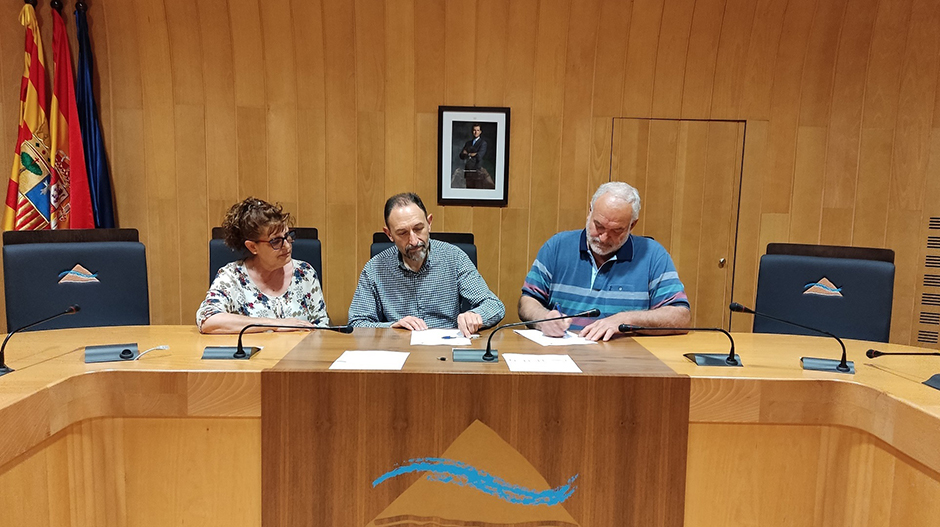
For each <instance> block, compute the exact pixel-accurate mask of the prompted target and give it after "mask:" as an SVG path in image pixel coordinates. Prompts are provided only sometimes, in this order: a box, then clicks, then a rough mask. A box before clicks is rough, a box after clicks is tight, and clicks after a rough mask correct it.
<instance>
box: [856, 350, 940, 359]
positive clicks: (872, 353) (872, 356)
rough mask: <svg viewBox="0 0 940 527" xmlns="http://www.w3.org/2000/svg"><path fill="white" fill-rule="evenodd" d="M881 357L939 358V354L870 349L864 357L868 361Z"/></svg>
mask: <svg viewBox="0 0 940 527" xmlns="http://www.w3.org/2000/svg"><path fill="white" fill-rule="evenodd" d="M882 355H936V356H940V353H938V352H936V351H878V350H876V349H870V350H868V351H866V352H865V356H866V357H868V358H869V359H875V358H878V357H881V356H882Z"/></svg>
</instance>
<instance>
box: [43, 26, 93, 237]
mask: <svg viewBox="0 0 940 527" xmlns="http://www.w3.org/2000/svg"><path fill="white" fill-rule="evenodd" d="M52 66H53V68H54V72H55V78H54V79H53V81H52V107H51V108H50V110H51V111H50V113H49V118H50V120H51V125H52V126H51V128H52V149H51V150H50V152H52V153H53V156H50V161H51V162H52V163H51V164H52V180H51V185H50V189H51V195H50V202H51V211H50V222H51V223H52V228H53V229H68V228H72V229H94V228H95V216H94V214H93V213H92V210H91V193H90V191H89V189H88V173H87V171H86V169H85V150H84V147H83V146H82V131H81V128H80V127H79V124H78V107H77V106H76V103H75V79H74V77H72V52H71V50H70V49H69V37H68V33H66V31H65V21H64V20H62V15H60V14H59V12H58V11H56V10H55V9H53V10H52Z"/></svg>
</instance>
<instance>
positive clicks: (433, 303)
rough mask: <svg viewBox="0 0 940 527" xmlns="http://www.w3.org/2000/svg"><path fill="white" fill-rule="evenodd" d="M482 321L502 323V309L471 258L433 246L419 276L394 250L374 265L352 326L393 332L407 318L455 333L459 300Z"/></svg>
mask: <svg viewBox="0 0 940 527" xmlns="http://www.w3.org/2000/svg"><path fill="white" fill-rule="evenodd" d="M461 299H464V300H466V301H467V303H469V305H470V306H471V308H470V310H471V311H473V312H474V313H477V314H479V315H480V317H481V318H483V326H484V327H491V326H495V325H496V324H498V323H499V321H500V320H502V319H503V316H504V315H505V314H506V308H505V307H504V306H503V303H502V302H501V301H500V300H499V298H497V297H496V295H495V294H493V292H492V291H490V288H489V287H487V285H486V281H485V280H483V277H482V276H480V273H479V272H478V271H477V269H476V267H475V266H474V265H473V262H471V261H470V257H468V256H467V254H466V253H465V252H463V251H462V250H460V248H458V247H456V246H454V245H451V244H449V243H445V242H442V241H439V240H430V246H429V250H428V257H427V259H425V261H424V264H423V265H422V266H421V268H420V269H418V272H414V271H412V270H411V269H408V267H407V266H406V265H405V264H404V262H402V257H401V254H400V253H399V251H398V247H395V246H392V247H390V248H388V249H386V250H384V251H382V252H381V253H379V254H377V255H375V257H374V258H372V259H371V260H369V261H368V262H367V263H366V265H365V267H364V268H363V269H362V274H360V275H359V285H358V286H356V293H355V294H354V295H353V299H352V304H350V306H349V325H350V326H355V327H389V326H391V325H392V324H393V323H395V322H397V321H399V320H401V319H402V318H404V317H406V316H414V317H418V318H420V319H422V320H424V322H425V323H426V324H427V325H428V327H429V328H456V327H457V315H459V314H460V300H461Z"/></svg>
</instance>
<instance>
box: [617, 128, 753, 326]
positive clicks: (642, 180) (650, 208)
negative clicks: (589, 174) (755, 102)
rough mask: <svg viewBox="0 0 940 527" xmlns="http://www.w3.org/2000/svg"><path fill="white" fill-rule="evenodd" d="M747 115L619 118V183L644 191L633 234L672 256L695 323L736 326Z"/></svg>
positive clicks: (641, 194) (695, 324)
mask: <svg viewBox="0 0 940 527" xmlns="http://www.w3.org/2000/svg"><path fill="white" fill-rule="evenodd" d="M744 135H745V123H744V122H743V121H689V120H678V119H630V118H618V119H614V125H613V138H612V141H611V158H610V159H611V166H610V175H611V180H612V181H626V182H627V183H630V184H631V185H633V186H635V187H636V188H637V190H639V192H640V199H641V200H642V209H641V211H640V222H639V223H638V224H637V226H636V230H635V231H634V233H636V234H640V235H644V236H652V237H653V238H655V239H656V241H658V242H659V243H661V244H663V246H664V247H665V248H666V250H668V251H669V253H670V254H671V255H672V259H673V261H674V262H675V264H676V269H677V270H678V271H679V278H680V279H681V280H682V282H683V284H685V289H686V293H687V294H688V295H689V300H690V302H691V303H692V321H693V325H694V326H708V327H724V328H728V327H729V320H730V316H729V315H730V313H729V312H728V304H729V303H730V302H731V294H732V284H733V282H734V280H733V279H734V251H735V238H736V236H737V218H738V200H739V196H740V182H741V162H742V156H743V151H744V148H743V147H744Z"/></svg>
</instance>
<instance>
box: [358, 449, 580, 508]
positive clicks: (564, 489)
mask: <svg viewBox="0 0 940 527" xmlns="http://www.w3.org/2000/svg"><path fill="white" fill-rule="evenodd" d="M413 472H429V474H428V480H429V481H440V482H441V483H450V484H454V485H460V486H461V487H472V488H475V489H477V490H479V491H480V492H483V493H485V494H489V495H491V496H495V497H497V498H499V499H501V500H503V501H507V502H509V503H516V504H520V505H557V504H559V503H562V502H563V501H565V500H567V499H568V498H570V497H571V495H572V494H574V491H575V490H576V489H577V488H578V487H577V486H573V485H572V483H574V480H576V479H578V474H575V475H574V476H571V477H570V478H568V483H566V484H564V485H562V486H560V487H555V488H553V489H548V490H542V491H538V490H532V489H527V488H525V487H522V486H520V485H513V484H511V483H508V482H506V480H504V479H502V478H499V477H496V476H494V475H492V474H490V473H488V472H486V471H485V470H481V469H478V468H476V467H473V466H471V465H469V464H467V463H463V462H461V461H455V460H453V459H446V458H439V457H422V458H416V459H409V460H408V461H407V462H405V463H404V464H402V465H399V466H397V467H395V468H394V469H392V470H389V471H388V472H386V473H385V474H382V475H381V476H379V477H378V478H376V480H375V481H373V482H372V487H373V488H375V487H376V486H377V485H378V484H380V483H382V482H383V481H385V480H388V479H391V478H394V477H396V476H401V475H402V474H411V473H413Z"/></svg>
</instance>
